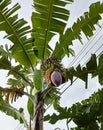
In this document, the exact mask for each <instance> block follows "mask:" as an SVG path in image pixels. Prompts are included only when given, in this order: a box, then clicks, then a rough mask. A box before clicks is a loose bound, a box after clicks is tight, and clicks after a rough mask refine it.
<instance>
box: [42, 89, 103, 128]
mask: <svg viewBox="0 0 103 130" xmlns="http://www.w3.org/2000/svg"><path fill="white" fill-rule="evenodd" d="M102 99H103V89H101V90H98V92H96V93H94V94H92V95H91V97H89V98H88V99H86V100H83V101H82V102H81V103H76V104H74V105H73V106H72V107H70V108H67V107H65V108H62V107H60V106H58V108H57V112H58V114H55V113H54V114H53V115H51V116H50V115H47V116H45V117H44V120H45V121H49V122H50V123H51V124H55V123H56V122H57V121H59V120H63V119H68V120H69V122H68V123H70V121H71V120H72V121H73V122H74V123H75V124H76V125H77V127H76V128H72V129H71V130H92V129H93V130H100V129H102V128H103V126H102V124H103V100H102Z"/></svg>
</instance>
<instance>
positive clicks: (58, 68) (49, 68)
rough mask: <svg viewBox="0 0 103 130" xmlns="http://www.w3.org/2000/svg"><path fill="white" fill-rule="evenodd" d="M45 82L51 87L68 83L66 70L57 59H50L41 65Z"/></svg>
mask: <svg viewBox="0 0 103 130" xmlns="http://www.w3.org/2000/svg"><path fill="white" fill-rule="evenodd" d="M41 73H42V77H43V79H44V81H45V82H46V83H47V84H49V85H51V86H59V85H61V84H62V83H64V82H65V81H66V69H65V68H63V65H62V64H61V63H60V60H58V58H56V57H50V58H48V59H46V60H44V61H43V62H42V64H41Z"/></svg>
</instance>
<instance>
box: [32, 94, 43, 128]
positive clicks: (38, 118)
mask: <svg viewBox="0 0 103 130" xmlns="http://www.w3.org/2000/svg"><path fill="white" fill-rule="evenodd" d="M43 107H44V99H43V97H42V94H41V92H40V93H38V95H37V101H36V107H35V115H34V130H43Z"/></svg>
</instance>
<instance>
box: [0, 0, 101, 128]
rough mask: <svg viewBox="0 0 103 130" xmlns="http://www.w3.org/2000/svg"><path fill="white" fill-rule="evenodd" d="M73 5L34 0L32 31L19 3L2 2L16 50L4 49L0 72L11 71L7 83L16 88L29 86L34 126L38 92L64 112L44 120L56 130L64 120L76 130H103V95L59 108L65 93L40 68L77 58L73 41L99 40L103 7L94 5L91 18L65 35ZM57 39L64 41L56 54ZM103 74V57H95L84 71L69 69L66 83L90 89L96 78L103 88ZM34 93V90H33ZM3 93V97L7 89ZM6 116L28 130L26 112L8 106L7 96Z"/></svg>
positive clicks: (1, 105) (0, 13)
mask: <svg viewBox="0 0 103 130" xmlns="http://www.w3.org/2000/svg"><path fill="white" fill-rule="evenodd" d="M72 2H73V0H49V2H48V0H34V4H33V7H34V10H35V11H34V12H33V13H32V16H31V20H32V29H31V28H30V26H28V25H27V22H26V21H25V20H24V19H19V18H18V14H17V11H18V9H20V8H21V7H20V5H19V4H18V3H17V4H15V5H14V6H11V0H3V1H2V0H0V31H1V32H2V31H5V32H6V36H5V37H4V38H7V39H9V40H10V41H11V42H12V45H11V46H10V47H8V46H7V45H5V47H4V46H0V69H3V70H8V76H10V77H9V78H8V82H7V83H8V84H9V86H10V87H14V86H17V87H20V86H23V87H24V88H26V90H27V92H25V91H23V94H25V95H26V96H28V103H27V108H28V113H29V115H30V120H33V118H34V106H35V102H34V96H37V97H38V92H40V94H41V95H40V96H41V97H39V98H41V99H42V100H44V103H45V105H46V106H48V105H50V104H53V106H54V109H56V110H57V111H58V115H57V114H55V113H54V114H53V115H52V116H50V115H47V116H46V117H45V118H44V119H45V120H49V122H50V123H52V124H54V123H56V122H57V121H58V120H62V119H67V123H69V122H70V121H71V120H73V121H74V123H75V124H76V125H77V128H72V129H74V130H77V129H78V130H92V129H93V130H95V129H96V130H98V129H99V127H101V129H103V116H102V114H103V106H102V105H103V104H102V99H103V97H102V95H103V90H99V91H98V93H95V94H94V95H92V96H91V97H90V98H89V99H87V100H84V101H82V102H81V103H77V104H75V105H73V106H72V107H71V108H67V107H66V108H62V107H60V102H59V101H60V92H59V89H57V88H55V87H53V88H52V87H51V86H49V85H48V84H46V83H44V82H43V79H42V76H41V72H40V70H39V69H38V70H37V69H36V66H37V64H38V63H39V64H41V63H42V61H43V60H44V59H46V58H48V57H49V56H56V57H58V58H59V59H60V60H62V59H63V58H64V56H65V55H68V56H69V54H72V55H74V51H73V50H72V49H71V48H70V45H72V43H73V40H76V39H79V40H80V41H82V35H81V34H82V33H84V34H85V36H86V37H87V38H89V37H91V36H93V31H94V30H95V29H96V28H95V25H96V24H98V21H99V20H101V14H102V13H103V3H100V2H97V3H94V4H92V5H91V6H90V7H89V11H88V12H85V13H84V15H83V16H81V17H80V18H78V19H77V22H75V23H74V24H73V26H72V27H71V28H68V29H67V30H66V31H64V30H65V27H66V24H67V21H68V18H69V15H70V12H69V10H67V9H66V8H65V6H66V5H67V4H71V3H72ZM56 34H59V40H58V42H57V43H56V44H55V49H54V50H53V49H52V47H51V46H52V45H50V41H51V39H52V38H53V36H54V35H56ZM12 61H15V62H16V65H12V64H13V62H12ZM102 72H103V55H101V56H100V57H99V58H97V57H96V55H95V54H93V55H92V56H91V59H90V60H89V61H88V63H86V65H85V66H84V67H81V66H80V65H78V66H77V67H76V68H74V67H71V68H68V69H67V70H66V78H67V79H70V80H71V81H73V78H74V77H77V78H80V79H81V80H83V81H84V82H85V83H86V87H87V82H88V74H91V75H92V77H95V76H98V80H99V83H100V84H101V85H102V84H103V73H102ZM12 76H13V78H12ZM28 87H30V88H29V89H28ZM41 88H43V90H41ZM33 89H36V90H37V93H36V95H32V93H31V90H33ZM8 90H9V88H8ZM29 90H30V91H29ZM0 93H2V89H1V90H0ZM0 96H1V95H0ZM35 99H36V98H35ZM38 101H39V100H38ZM36 103H37V102H36ZM38 104H39V103H38ZM38 104H37V105H38ZM38 107H39V105H38ZM38 109H40V108H38ZM0 110H1V111H3V112H4V113H6V114H7V115H9V116H12V117H14V119H18V120H19V121H20V123H24V124H25V126H26V127H28V125H27V122H26V120H25V119H24V115H23V111H22V109H20V110H17V109H16V108H14V107H12V106H11V105H10V104H9V103H7V102H5V101H4V100H3V98H2V96H1V98H0ZM37 111H38V110H37ZM98 124H100V125H98Z"/></svg>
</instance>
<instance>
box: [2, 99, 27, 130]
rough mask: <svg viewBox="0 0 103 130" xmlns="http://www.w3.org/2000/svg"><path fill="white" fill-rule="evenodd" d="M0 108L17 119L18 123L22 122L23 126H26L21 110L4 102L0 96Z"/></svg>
mask: <svg viewBox="0 0 103 130" xmlns="http://www.w3.org/2000/svg"><path fill="white" fill-rule="evenodd" d="M0 110H1V111H2V112H4V113H5V114H7V115H8V116H11V117H13V118H14V119H15V120H19V122H20V123H24V125H25V127H28V124H27V121H26V119H25V117H24V114H23V111H21V109H20V110H17V109H16V108H14V107H12V106H11V105H9V104H8V103H6V102H5V101H4V100H3V99H2V98H0ZM22 110H23V109H22Z"/></svg>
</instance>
